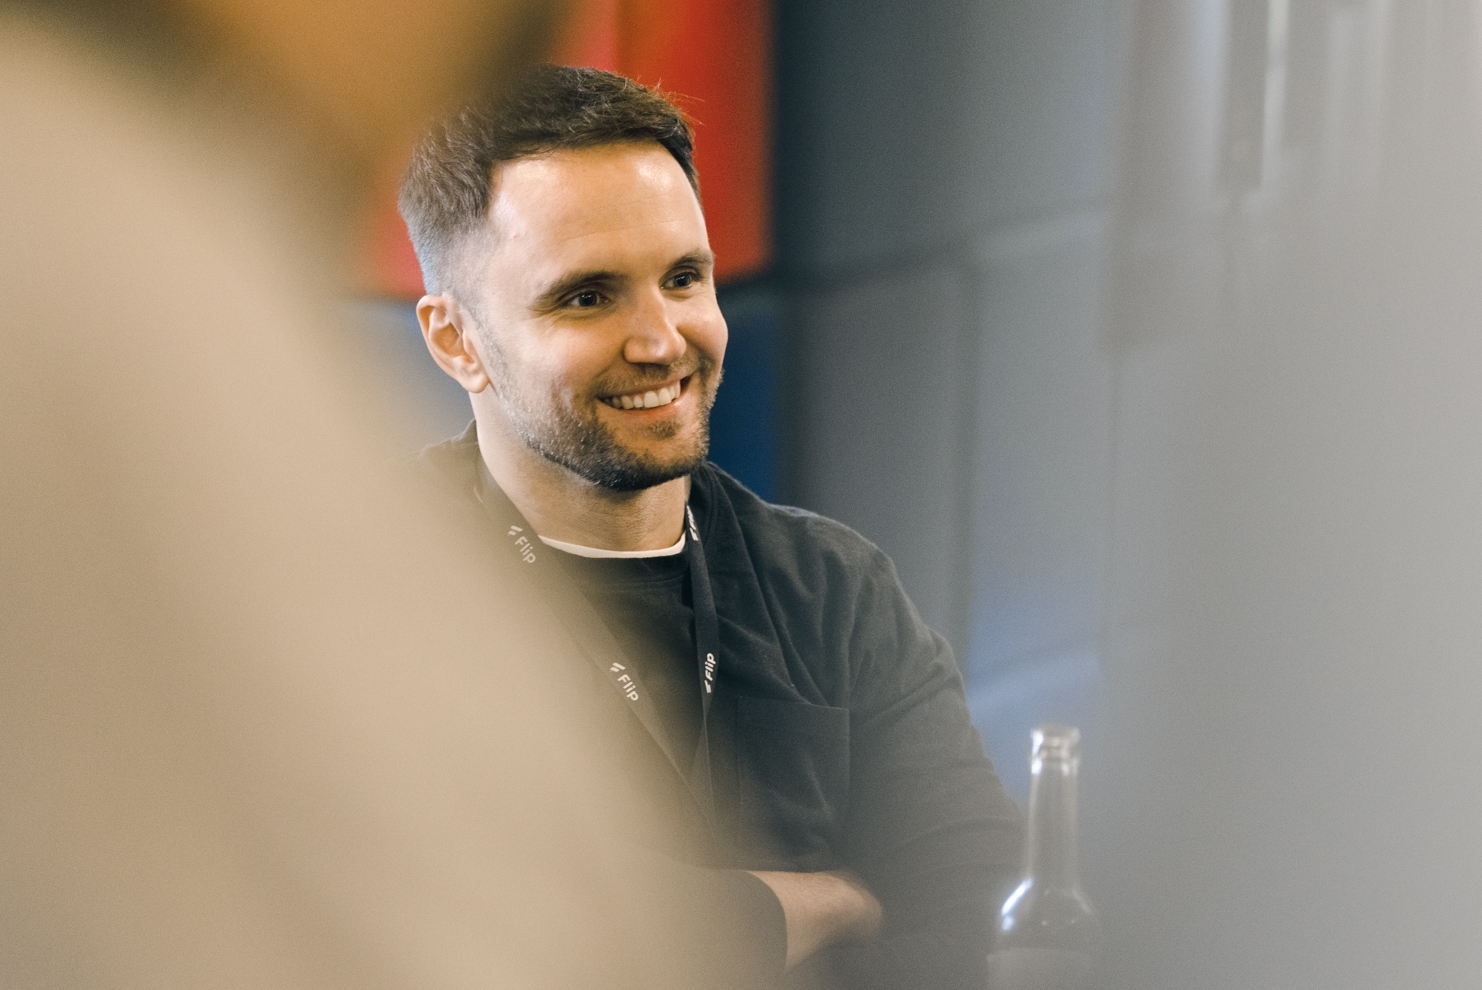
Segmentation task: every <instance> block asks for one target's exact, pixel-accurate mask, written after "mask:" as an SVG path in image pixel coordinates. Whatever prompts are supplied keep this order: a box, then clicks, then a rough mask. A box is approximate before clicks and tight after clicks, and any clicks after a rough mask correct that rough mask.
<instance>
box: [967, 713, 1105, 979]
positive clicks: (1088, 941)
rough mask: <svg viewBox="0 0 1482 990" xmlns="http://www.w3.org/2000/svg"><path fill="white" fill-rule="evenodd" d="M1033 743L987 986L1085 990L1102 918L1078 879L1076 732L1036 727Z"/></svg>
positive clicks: (1078, 742)
mask: <svg viewBox="0 0 1482 990" xmlns="http://www.w3.org/2000/svg"><path fill="white" fill-rule="evenodd" d="M1032 740H1033V742H1032V746H1031V750H1030V756H1029V772H1030V784H1029V831H1028V835H1027V837H1026V842H1025V847H1024V879H1023V880H1021V881H1020V882H1019V886H1018V887H1016V888H1014V892H1013V893H1012V894H1010V895H1009V897H1008V900H1006V901H1004V902H1003V907H1002V908H1001V909H1000V911H999V915H998V929H997V931H996V932H995V933H994V934H995V938H994V951H993V954H992V955H991V956H989V958H988V967H989V974H990V976H991V980H990V982H989V987H990V988H991V990H1083V988H1088V987H1091V986H1093V982H1092V980H1093V976H1094V973H1095V969H1096V963H1097V957H1098V955H1099V952H1100V948H1101V922H1100V921H1099V920H1098V919H1097V917H1096V912H1095V911H1094V910H1093V909H1092V907H1091V903H1090V901H1088V900H1087V899H1086V895H1085V893H1084V892H1083V891H1082V890H1081V883H1080V863H1079V848H1078V843H1077V840H1076V776H1077V774H1078V772H1079V770H1080V763H1081V734H1080V732H1079V730H1077V729H1074V728H1072V727H1070V726H1067V725H1041V726H1040V727H1039V728H1037V729H1035V730H1034V732H1033V735H1032Z"/></svg>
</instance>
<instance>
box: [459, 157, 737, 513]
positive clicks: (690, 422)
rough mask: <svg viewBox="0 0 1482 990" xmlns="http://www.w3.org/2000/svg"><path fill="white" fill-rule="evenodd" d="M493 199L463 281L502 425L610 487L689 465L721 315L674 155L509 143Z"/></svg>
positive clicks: (627, 487)
mask: <svg viewBox="0 0 1482 990" xmlns="http://www.w3.org/2000/svg"><path fill="white" fill-rule="evenodd" d="M489 215H490V219H489V221H488V223H490V224H491V225H492V233H491V234H489V235H487V240H488V241H489V243H487V245H486V246H480V245H479V244H478V243H475V244H473V245H471V246H470V248H469V251H470V256H471V260H472V262H473V264H472V265H471V266H470V270H469V271H467V272H466V273H465V274H464V276H463V277H462V278H461V279H460V283H461V285H462V286H463V289H462V292H461V293H460V295H461V297H462V299H463V301H464V302H465V306H466V308H467V309H468V310H470V311H471V316H472V318H473V319H474V321H475V322H476V325H477V329H478V332H477V334H476V341H477V344H478V347H479V350H480V352H481V357H482V359H483V362H484V366H485V368H486V370H487V371H488V374H489V378H490V380H491V382H492V385H491V390H492V393H493V396H492V397H493V400H494V402H495V403H496V404H497V410H498V412H499V413H500V414H501V416H502V418H503V419H504V420H505V421H506V422H507V423H508V425H509V428H510V432H511V433H512V434H513V436H514V437H516V438H517V439H518V440H519V441H520V442H522V443H523V444H524V445H525V446H526V447H528V448H530V449H531V450H533V451H535V452H537V453H539V454H540V455H542V456H543V457H545V458H547V459H548V460H550V461H553V462H555V463H557V464H560V465H561V466H563V467H565V468H567V469H569V470H570V471H572V472H574V473H575V474H577V475H578V476H580V477H582V478H585V479H586V480H588V481H590V482H593V483H595V484H598V485H601V486H603V487H606V488H611V489H616V490H623V491H632V490H637V489H641V488H648V487H651V486H653V485H656V484H660V483H662V482H664V481H668V480H670V479H672V478H676V477H680V476H682V475H685V474H688V473H689V472H690V471H691V470H693V469H694V468H695V466H696V465H698V464H699V462H700V461H701V460H702V459H703V458H704V456H705V452H706V449H707V447H708V445H709V425H708V424H709V416H710V407H711V405H712V404H713V403H714V401H715V390H716V387H717V386H718V385H719V384H720V370H721V360H722V358H723V357H724V356H725V348H726V323H725V319H724V318H723V317H722V316H721V313H720V307H719V306H717V305H716V301H715V286H714V283H713V281H712V276H713V271H712V269H713V259H712V255H711V253H710V245H709V238H708V237H707V236H706V233H705V218H704V216H703V215H702V213H701V212H700V204H699V202H698V200H697V199H696V197H695V194H694V191H693V190H692V189H691V188H690V186H689V183H688V181H686V179H685V176H684V171H683V170H682V169H681V168H680V167H679V163H678V162H676V161H675V160H674V158H673V157H672V156H671V155H670V154H669V153H668V152H667V151H665V150H664V149H663V148H662V147H661V146H659V145H658V144H651V143H624V144H610V145H600V146H597V147H593V148H582V149H575V150H561V151H555V152H551V153H549V154H544V155H539V156H535V157H530V158H521V159H517V160H515V161H513V162H508V163H506V164H504V165H501V166H499V167H498V168H497V169H496V170H495V173H494V200H493V202H492V204H491V205H490V210H489ZM475 241H476V242H477V241H478V239H477V238H476V239H475Z"/></svg>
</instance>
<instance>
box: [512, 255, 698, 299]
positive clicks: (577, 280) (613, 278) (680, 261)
mask: <svg viewBox="0 0 1482 990" xmlns="http://www.w3.org/2000/svg"><path fill="white" fill-rule="evenodd" d="M714 264H715V252H714V251H709V250H705V251H691V252H689V253H688V254H684V255H681V256H680V257H678V258H676V259H674V261H673V263H671V264H670V265H669V268H670V269H675V268H680V267H682V266H684V265H695V266H698V267H700V268H709V267H711V266H713V265H714ZM622 280H623V276H621V275H619V274H618V273H617V272H613V271H608V270H606V269H602V268H591V269H587V270H585V271H576V272H571V273H569V274H566V275H562V276H561V277H560V278H558V279H557V280H556V281H554V282H552V283H551V284H550V285H548V286H546V288H545V289H544V290H543V291H542V292H541V293H540V295H538V296H536V297H535V304H534V308H535V309H540V310H543V309H554V308H555V307H556V306H558V305H559V304H560V302H561V300H563V299H565V298H566V297H567V296H569V295H571V294H572V293H573V292H576V291H577V290H578V289H585V288H593V289H597V288H602V287H605V286H611V285H613V284H614V283H616V282H621V281H622Z"/></svg>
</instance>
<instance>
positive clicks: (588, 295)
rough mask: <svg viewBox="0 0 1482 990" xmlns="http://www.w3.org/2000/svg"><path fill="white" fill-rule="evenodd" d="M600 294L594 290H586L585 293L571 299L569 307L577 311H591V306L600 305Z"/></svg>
mask: <svg viewBox="0 0 1482 990" xmlns="http://www.w3.org/2000/svg"><path fill="white" fill-rule="evenodd" d="M601 303H602V293H600V292H598V291H597V290H596V289H588V290H587V291H586V292H578V293H577V294H576V295H574V296H572V297H571V305H573V306H575V307H576V308H578V309H591V308H592V307H593V306H598V305H601Z"/></svg>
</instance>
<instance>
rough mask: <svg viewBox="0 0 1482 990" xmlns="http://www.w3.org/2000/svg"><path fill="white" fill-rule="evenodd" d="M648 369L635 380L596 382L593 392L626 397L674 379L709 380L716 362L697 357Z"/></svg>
mask: <svg viewBox="0 0 1482 990" xmlns="http://www.w3.org/2000/svg"><path fill="white" fill-rule="evenodd" d="M649 367H651V368H653V371H652V372H651V373H647V374H643V375H640V376H639V377H636V378H627V377H624V378H623V379H622V380H621V381H619V380H617V379H613V380H610V381H601V382H598V383H597V385H596V388H595V389H594V391H595V392H596V393H597V394H599V395H626V394H628V393H629V392H638V391H642V390H643V389H647V388H657V387H658V386H660V385H665V384H667V383H669V382H672V381H674V380H675V379H676V378H689V377H691V376H693V375H697V374H698V375H700V376H701V377H702V378H710V377H711V376H712V375H713V374H714V372H715V368H716V362H715V360H714V359H713V358H710V357H706V356H697V357H694V358H685V359H681V360H680V361H676V362H675V363H674V364H671V365H650V366H649Z"/></svg>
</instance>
